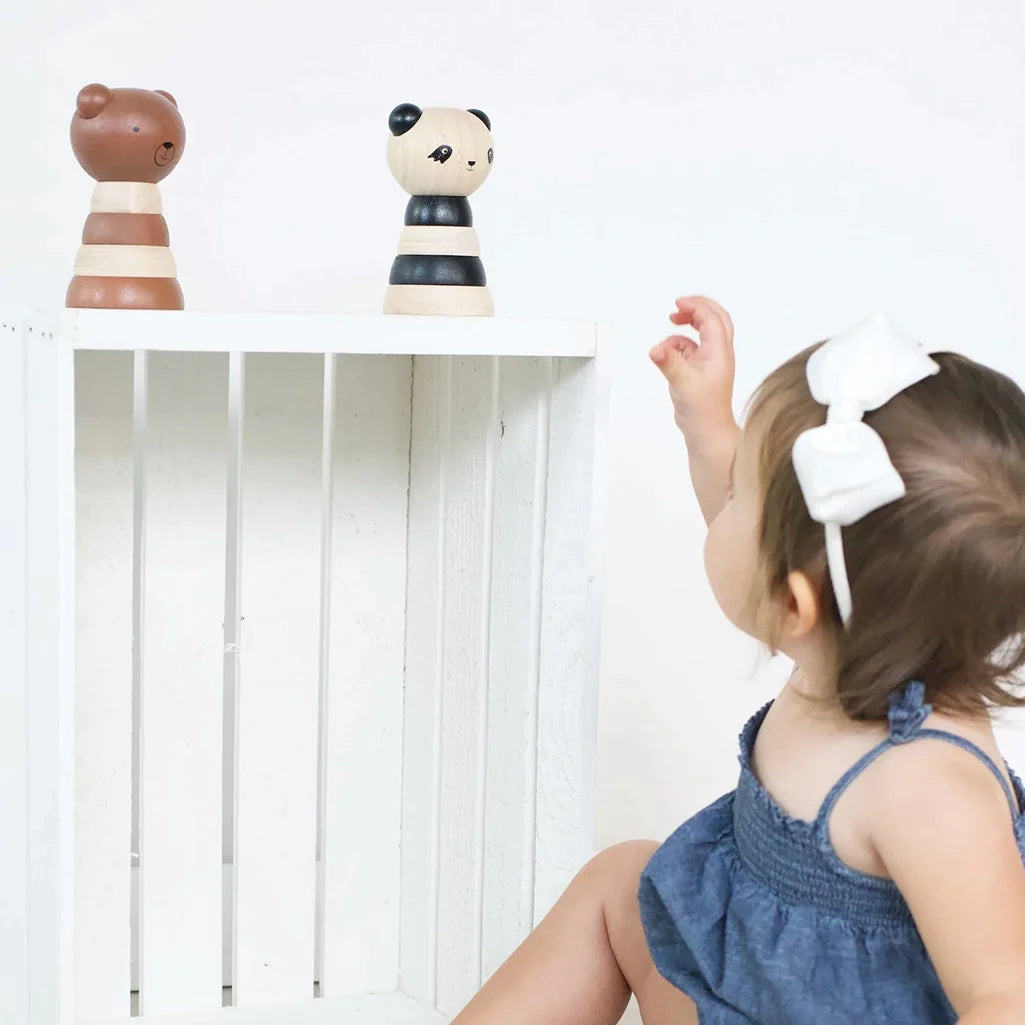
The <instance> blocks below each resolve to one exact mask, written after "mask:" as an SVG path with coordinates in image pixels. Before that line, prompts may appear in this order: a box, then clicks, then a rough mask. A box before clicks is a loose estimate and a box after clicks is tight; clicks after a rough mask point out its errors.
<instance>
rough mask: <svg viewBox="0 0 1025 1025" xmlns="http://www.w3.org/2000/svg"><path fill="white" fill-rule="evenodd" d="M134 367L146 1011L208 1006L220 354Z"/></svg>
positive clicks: (216, 743) (219, 554)
mask: <svg viewBox="0 0 1025 1025" xmlns="http://www.w3.org/2000/svg"><path fill="white" fill-rule="evenodd" d="M140 358H143V357H140ZM146 363H147V364H148V374H147V384H148V386H147V388H146V393H145V400H146V406H145V409H144V410H140V411H139V412H140V413H141V414H142V415H140V416H139V418H138V426H137V433H136V445H137V446H138V449H139V454H140V457H141V469H142V474H141V480H140V481H139V486H140V491H139V494H138V496H137V497H138V499H139V502H140V506H141V513H142V518H141V528H142V565H141V574H142V578H141V582H142V606H141V610H140V620H141V627H142V629H141V638H140V640H141V643H140V653H141V665H140V670H141V672H140V710H141V727H140V740H139V743H140V751H141V778H140V785H141V797H142V800H141V821H140V843H141V845H140V852H139V861H140V872H141V883H142V885H141V903H140V915H139V922H140V953H141V990H140V992H141V1001H140V1004H141V1008H142V1010H143V1013H144V1014H149V1013H160V1012H172V1011H192V1010H205V1009H208V1008H217V1007H220V1005H221V907H220V905H221V864H220V862H221V776H222V750H221V735H222V726H221V714H222V704H223V692H222V680H223V669H224V631H223V621H224V588H225V544H226V540H225V539H226V527H225V524H226V483H227V445H228V360H227V357H226V356H224V355H221V354H214V355H206V354H202V355H197V354H191V353H186V354H181V353H154V354H151V355H149V356H148V357H147V358H146Z"/></svg>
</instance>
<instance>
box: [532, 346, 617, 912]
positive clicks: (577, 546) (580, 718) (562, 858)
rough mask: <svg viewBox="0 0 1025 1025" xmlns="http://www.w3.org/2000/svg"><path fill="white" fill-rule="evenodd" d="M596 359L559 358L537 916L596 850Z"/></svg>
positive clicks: (599, 393) (600, 424)
mask: <svg viewBox="0 0 1025 1025" xmlns="http://www.w3.org/2000/svg"><path fill="white" fill-rule="evenodd" d="M599 366H600V365H599V363H598V361H596V360H578V359H557V360H554V361H553V377H552V380H553V386H552V401H551V413H550V418H549V460H548V499H547V509H546V515H545V539H544V576H543V597H542V618H541V650H540V681H539V687H540V691H539V698H538V776H537V854H536V875H535V893H534V919H535V922H536V921H539V920H540V919H541V918H542V917H543V916H544V915H545V914H547V913H548V911H549V909H550V908H551V906H552V905H553V904H554V903H555V901H556V900H557V899H558V897H559V896H560V894H561V893H562V891H563V889H564V888H565V887H566V884H567V883H568V882H569V880H570V879H571V878H572V876H573V874H574V873H575V872H576V871H577V870H578V869H579V868H580V867H581V865H582V863H583V862H584V861H585V860H586V859H587V857H588V856H589V855H590V854H591V853H592V851H593V842H594V823H593V817H594V816H593V801H592V795H593V791H594V749H595V738H596V734H597V698H598V658H599V648H600V643H599V630H600V622H599V611H598V596H599V566H598V553H597V550H596V542H597V538H599V537H600V536H601V511H602V503H601V501H600V496H599V495H598V494H597V489H598V487H599V485H600V482H601V481H602V480H603V469H602V467H603V461H602V439H603V437H604V411H605V400H604V393H603V383H602V378H601V376H600V370H599Z"/></svg>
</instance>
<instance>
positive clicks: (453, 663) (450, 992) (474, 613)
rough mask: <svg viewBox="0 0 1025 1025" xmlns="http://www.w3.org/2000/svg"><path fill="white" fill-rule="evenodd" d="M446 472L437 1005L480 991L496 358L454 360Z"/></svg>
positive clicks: (451, 1006) (449, 1008)
mask: <svg viewBox="0 0 1025 1025" xmlns="http://www.w3.org/2000/svg"><path fill="white" fill-rule="evenodd" d="M450 387H451V392H450V405H449V448H448V452H447V453H446V467H445V507H444V517H443V522H442V529H443V537H442V547H443V550H444V552H445V560H444V564H443V566H442V579H441V586H442V588H443V589H444V595H445V601H444V616H443V619H442V624H441V647H442V654H443V666H444V672H443V679H442V692H441V717H440V718H441V733H440V735H439V736H437V737H435V739H434V743H435V744H438V745H439V747H440V762H441V765H440V784H439V811H438V814H439V818H440V827H441V828H440V833H441V838H440V845H439V850H438V895H439V899H438V925H437V929H438V940H437V943H438V950H437V969H436V971H437V1007H438V1009H439V1010H440V1011H442V1013H452V1014H454V1013H455V1012H456V1011H457V1010H458V1009H459V1006H460V1005H461V1004H463V1003H465V1001H466V1000H467V999H468V998H469V997H470V996H471V995H472V994H473V993H474V992H475V991H476V989H478V988H479V985H480V942H481V900H482V891H481V886H482V882H481V876H482V870H483V857H484V850H483V846H484V787H485V780H484V772H485V761H486V757H487V752H486V747H485V745H486V733H485V730H486V713H487V701H488V682H489V681H488V656H489V652H488V643H489V639H490V635H489V629H490V617H491V602H490V599H491V593H490V592H491V559H492V551H493V549H492V540H493V539H492V535H491V526H492V514H493V507H494V468H495V447H496V444H497V441H496V436H497V433H498V429H499V425H498V417H497V409H496V402H497V389H498V367H497V361H496V360H494V359H490V358H475V359H463V358H454V359H453V360H452V368H451V385H450Z"/></svg>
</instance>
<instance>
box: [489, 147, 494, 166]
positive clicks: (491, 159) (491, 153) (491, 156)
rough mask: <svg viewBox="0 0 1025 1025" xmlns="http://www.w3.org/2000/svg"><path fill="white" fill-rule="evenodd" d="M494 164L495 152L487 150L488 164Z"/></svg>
mask: <svg viewBox="0 0 1025 1025" xmlns="http://www.w3.org/2000/svg"><path fill="white" fill-rule="evenodd" d="M494 162H495V151H494V150H493V149H489V150H488V163H489V164H493V163H494Z"/></svg>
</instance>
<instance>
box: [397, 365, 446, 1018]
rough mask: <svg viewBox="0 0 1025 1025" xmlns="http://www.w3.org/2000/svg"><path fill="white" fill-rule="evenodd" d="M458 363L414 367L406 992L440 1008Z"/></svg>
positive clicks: (405, 774) (405, 772) (405, 760)
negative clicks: (451, 471) (449, 539)
mask: <svg viewBox="0 0 1025 1025" xmlns="http://www.w3.org/2000/svg"><path fill="white" fill-rule="evenodd" d="M451 373H452V360H451V358H450V357H446V356H438V357H417V358H416V359H414V360H413V389H412V393H413V403H412V428H411V438H410V449H409V453H410V466H409V473H410V476H409V528H408V556H407V558H408V568H407V582H406V646H405V647H406V651H405V658H406V680H405V701H404V711H403V717H404V721H405V731H404V740H403V755H402V877H401V900H402V915H401V947H400V976H399V982H400V988H401V989H402V990H403V991H404V992H405V993H408V994H409V995H410V996H411V997H414V998H415V999H417V1000H420V1001H422V1002H424V1003H426V1004H429V1005H431V1006H433V1005H434V1004H435V1002H436V999H437V961H438V948H437V940H438V844H439V839H440V832H439V828H440V827H439V818H438V811H439V801H438V796H439V786H440V770H441V762H440V753H441V752H440V745H439V740H440V736H441V711H442V703H441V688H442V679H443V668H444V667H443V661H442V644H441V640H442V626H443V621H444V614H445V594H444V588H443V568H444V562H445V549H444V531H443V524H444V519H445V502H446V495H445V468H446V457H447V449H448V437H449V433H450V428H449V419H450V416H451V405H450V404H451Z"/></svg>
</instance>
